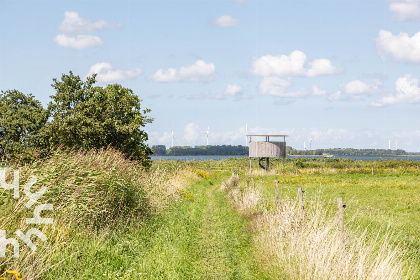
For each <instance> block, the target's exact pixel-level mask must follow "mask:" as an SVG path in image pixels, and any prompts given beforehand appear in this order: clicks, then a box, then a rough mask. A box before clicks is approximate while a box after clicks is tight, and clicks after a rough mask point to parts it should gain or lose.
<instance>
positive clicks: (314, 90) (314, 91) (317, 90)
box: [312, 85, 327, 96]
mask: <svg viewBox="0 0 420 280" xmlns="http://www.w3.org/2000/svg"><path fill="white" fill-rule="evenodd" d="M312 94H313V95H315V96H325V95H327V91H326V90H324V89H320V88H319V87H318V86H316V85H314V86H312Z"/></svg>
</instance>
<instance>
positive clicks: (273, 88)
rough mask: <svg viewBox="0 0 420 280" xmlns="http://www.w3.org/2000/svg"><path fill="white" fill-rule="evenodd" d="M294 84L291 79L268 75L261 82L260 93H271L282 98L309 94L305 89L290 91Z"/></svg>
mask: <svg viewBox="0 0 420 280" xmlns="http://www.w3.org/2000/svg"><path fill="white" fill-rule="evenodd" d="M291 85H292V83H291V82H290V79H282V78H278V77H266V78H263V80H262V81H261V83H260V86H259V93H260V94H262V95H271V96H277V97H282V98H296V97H303V96H306V95H308V92H307V91H306V90H304V89H300V90H298V91H295V92H290V91H288V89H289V87H290V86H291Z"/></svg>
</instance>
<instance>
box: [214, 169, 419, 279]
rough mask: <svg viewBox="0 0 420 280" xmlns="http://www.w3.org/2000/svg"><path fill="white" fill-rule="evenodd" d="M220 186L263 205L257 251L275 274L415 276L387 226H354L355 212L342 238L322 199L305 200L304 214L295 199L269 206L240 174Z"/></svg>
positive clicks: (247, 207)
mask: <svg viewBox="0 0 420 280" xmlns="http://www.w3.org/2000/svg"><path fill="white" fill-rule="evenodd" d="M222 189H224V190H226V191H227V193H228V194H229V195H230V197H231V198H232V199H233V201H235V203H236V205H237V206H238V207H239V208H240V209H242V210H243V211H244V212H245V213H252V212H254V213H255V211H259V213H260V215H256V218H255V221H254V230H255V231H256V235H255V239H254V241H255V246H256V248H257V249H256V255H257V258H258V259H259V260H260V262H261V263H264V264H265V266H266V267H267V269H270V270H271V274H272V275H273V278H278V279H378V280H379V279H411V278H410V277H412V276H413V273H414V271H413V269H412V268H410V266H411V263H410V259H409V257H408V251H407V250H406V249H405V248H403V246H402V243H399V242H398V240H399V239H398V238H397V237H396V236H394V235H393V233H392V232H391V231H390V230H389V229H386V230H384V231H381V232H380V233H376V234H371V233H369V232H368V230H367V229H366V228H360V227H359V228H358V229H356V230H355V229H354V228H357V226H356V227H354V226H350V223H353V222H354V220H355V219H354V217H351V218H350V219H348V220H349V222H348V223H347V225H346V237H345V240H343V238H342V235H341V233H340V232H339V230H338V217H337V215H335V214H334V213H331V210H327V208H326V207H325V206H324V205H323V203H321V202H320V201H319V200H314V201H312V202H310V203H309V204H308V205H307V206H306V208H305V216H304V218H302V215H301V214H300V210H299V207H298V205H297V200H291V199H288V200H283V201H281V204H280V206H279V207H278V208H277V207H268V205H266V203H265V202H264V200H263V199H262V196H261V193H259V190H258V189H256V190H254V189H253V188H252V186H251V187H249V188H248V187H243V186H241V185H240V184H239V180H238V178H233V177H232V178H230V179H229V180H228V181H226V182H225V183H224V184H223V186H222ZM232 194H236V195H232ZM257 203H258V205H257ZM261 209H264V210H263V211H261ZM328 209H330V208H328Z"/></svg>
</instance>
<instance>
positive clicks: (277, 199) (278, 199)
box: [275, 180, 280, 209]
mask: <svg viewBox="0 0 420 280" xmlns="http://www.w3.org/2000/svg"><path fill="white" fill-rule="evenodd" d="M275 182H276V205H277V209H279V208H280V194H279V181H278V180H276V181H275Z"/></svg>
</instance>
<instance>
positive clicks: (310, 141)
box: [309, 138, 312, 151]
mask: <svg viewBox="0 0 420 280" xmlns="http://www.w3.org/2000/svg"><path fill="white" fill-rule="evenodd" d="M309 150H310V151H311V150H312V138H311V139H309Z"/></svg>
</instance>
